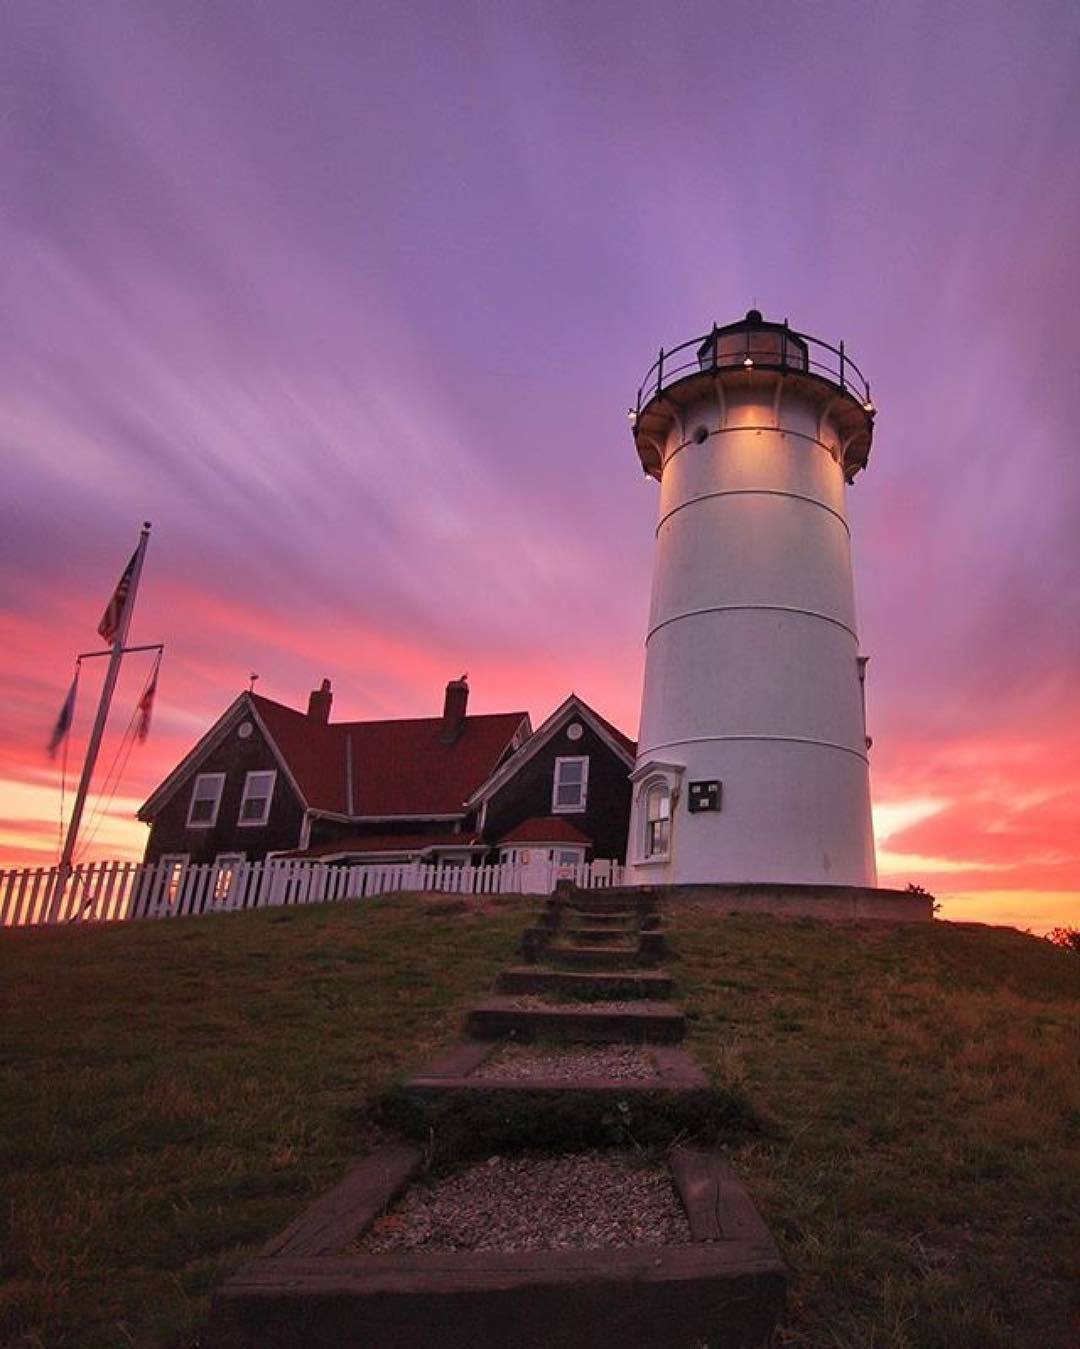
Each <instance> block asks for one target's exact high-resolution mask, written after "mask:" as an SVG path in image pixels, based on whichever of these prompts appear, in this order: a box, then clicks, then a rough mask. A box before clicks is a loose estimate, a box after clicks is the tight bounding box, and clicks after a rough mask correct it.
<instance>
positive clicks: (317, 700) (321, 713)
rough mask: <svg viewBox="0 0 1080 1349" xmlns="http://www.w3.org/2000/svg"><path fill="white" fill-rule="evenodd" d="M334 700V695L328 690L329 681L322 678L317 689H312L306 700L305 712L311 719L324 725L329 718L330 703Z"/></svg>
mask: <svg viewBox="0 0 1080 1349" xmlns="http://www.w3.org/2000/svg"><path fill="white" fill-rule="evenodd" d="M333 701H334V695H333V694H332V693H331V692H330V681H329V679H324V680H323V682H322V683H321V684H320V685H319V687H318V688H317V689H312V690H311V693H310V694H309V695H308V700H307V714H308V716H309V717H310V718H311V720H312V721H318V722H321V723H322V724H323V725H324V726H325V725H326V723H327V722H328V721H329V720H330V704H331V703H332V702H333Z"/></svg>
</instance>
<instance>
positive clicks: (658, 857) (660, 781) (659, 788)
mask: <svg viewBox="0 0 1080 1349" xmlns="http://www.w3.org/2000/svg"><path fill="white" fill-rule="evenodd" d="M660 792H662V793H663V794H664V800H665V801H666V802H667V811H666V813H662V814H659V815H657V816H656V818H655V820H654V819H653V817H652V815H650V813H649V802H650V800H651V799H652V798H653V795H654V794H656V793H660ZM641 797H642V826H643V830H644V835H643V837H642V841H641V855H642V858H643V859H644V860H645V861H646V862H659V861H663V860H665V859H666V858H668V857H670V856H671V829H672V818H671V817H672V815H673V813H674V812H673V810H672V791H671V783H670V782H668V780H667V779H666V778H651V779H650V780H649V781H648V782H647V783H646V784H645V790H644V791H643V792H642V794H641ZM661 820H663V821H666V822H667V842H666V844H665V846H664V847H663V848H654V847H653V846H652V843H653V829H652V827H653V825H654V824H656V823H659V822H660V821H661Z"/></svg>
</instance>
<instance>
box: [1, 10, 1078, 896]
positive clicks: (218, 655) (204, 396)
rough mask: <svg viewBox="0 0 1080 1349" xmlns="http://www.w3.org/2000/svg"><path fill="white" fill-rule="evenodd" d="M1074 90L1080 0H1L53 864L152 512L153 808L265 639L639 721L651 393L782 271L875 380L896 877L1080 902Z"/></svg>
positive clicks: (15, 781)
mask: <svg viewBox="0 0 1080 1349" xmlns="http://www.w3.org/2000/svg"><path fill="white" fill-rule="evenodd" d="M1078 72H1080V7H1078V6H1077V5H1076V4H1075V3H1025V4H1020V3H1008V4H1006V3H984V4H982V5H979V6H972V5H959V4H952V3H941V2H940V0H936V2H935V3H932V4H931V3H926V4H914V3H900V4H890V5H885V4H878V3H858V4H856V3H852V4H839V3H820V4H819V3H813V4H811V3H796V2H795V0H786V2H785V3H780V2H778V0H764V2H763V3H755V4H746V5H734V4H730V5H721V4H717V3H716V0H712V3H682V4H679V3H673V4H667V5H663V6H657V5H655V4H647V5H646V4H638V3H633V2H631V3H627V2H626V0H622V3H618V4H614V3H594V4H590V5H581V4H580V3H576V4H573V5H571V4H566V3H559V2H558V0H555V2H553V0H545V3H543V4H539V3H536V4H525V3H523V4H507V3H501V4H446V3H442V4H412V5H374V4H364V3H358V0H348V3H344V2H342V3H328V2H327V0H304V2H301V0H290V2H289V3H281V2H280V0H258V3H250V4H235V3H227V0H222V2H221V3H213V4H198V3H193V0H183V3H180V2H177V3H160V2H158V3H154V2H153V0H141V2H140V3H124V4H118V3H109V2H108V0H96V2H95V3H93V4H87V3H83V0H78V3H75V2H71V3H49V0H25V2H24V0H8V3H7V4H5V5H4V6H3V9H2V10H0V89H2V91H3V92H2V94H0V97H2V99H3V103H4V110H3V116H2V117H0V167H2V170H3V178H2V181H3V184H4V190H3V195H2V206H0V232H2V238H0V277H2V281H0V454H2V455H3V459H4V465H3V467H4V479H5V483H6V487H7V491H6V492H5V494H4V506H3V517H2V521H0V567H2V571H0V576H2V583H3V614H2V616H0V622H2V624H3V628H2V631H3V633H4V634H5V637H6V641H5V647H6V650H7V653H8V656H7V660H6V661H5V662H4V668H3V670H2V672H0V679H2V680H3V685H4V699H5V704H6V706H7V707H8V708H9V711H10V716H9V718H8V724H7V726H6V728H5V737H4V742H5V747H6V750H7V753H6V755H5V763H4V770H3V774H2V776H3V779H4V781H3V783H0V792H3V791H4V790H5V787H6V789H7V792H8V796H9V799H10V801H11V802H13V803H14V804H12V805H10V806H9V809H8V811H7V815H6V818H7V820H8V826H7V828H8V835H7V836H6V837H5V836H2V835H0V851H2V849H3V846H4V844H5V843H6V845H7V848H8V851H9V853H11V854H12V856H14V853H15V852H16V851H19V849H20V846H21V845H18V844H17V843H16V842H13V839H14V838H15V835H19V836H20V837H23V838H26V837H29V835H30V834H32V833H33V832H34V829H35V828H37V829H38V831H39V833H40V834H41V836H42V837H44V836H45V830H46V823H44V822H45V821H50V820H51V823H49V824H48V828H50V829H51V830H52V831H53V833H52V834H51V835H50V836H49V837H48V840H47V842H48V845H49V846H52V843H53V837H54V834H55V814H53V815H52V816H49V815H48V814H47V813H40V818H38V817H37V816H35V811H37V806H36V805H34V804H33V802H35V801H38V800H39V796H33V793H31V795H30V796H28V795H27V790H26V789H27V788H33V789H35V791H38V792H39V795H40V794H41V793H43V792H44V791H45V789H46V788H48V789H49V790H52V789H53V787H54V785H55V770H54V769H52V768H50V766H49V765H48V764H47V763H45V762H44V761H43V760H42V756H41V752H40V746H41V744H42V742H43V740H44V739H45V738H46V737H47V734H48V728H49V725H50V723H51V721H52V719H53V718H54V716H55V710H56V707H57V706H58V704H59V702H60V700H61V699H62V697H63V692H64V689H65V687H66V684H67V681H68V678H69V677H70V668H71V658H72V656H73V654H74V652H75V651H76V650H85V649H87V648H88V647H91V646H93V644H94V642H93V629H94V625H95V623H96V621H97V618H98V611H99V610H100V608H101V607H102V605H103V603H104V600H105V599H106V598H107V596H108V593H109V590H110V588H111V586H112V584H113V583H114V580H115V576H116V574H117V573H118V572H119V569H120V567H121V566H122V564H123V561H124V560H125V558H126V556H127V555H128V553H129V551H130V549H131V547H133V546H134V542H135V538H136V535H137V529H138V524H139V521H140V520H141V519H142V518H144V517H148V518H150V519H152V520H153V521H154V522H155V530H154V538H153V541H152V544H151V552H150V559H149V562H148V566H147V573H146V580H145V586H144V596H143V600H142V602H141V604H140V612H139V618H138V620H137V626H136V631H135V634H134V636H135V637H136V639H139V640H154V639H158V638H162V639H164V640H165V641H166V642H167V643H168V645H169V651H168V654H167V657H166V665H165V671H164V674H163V677H162V685H161V702H160V705H159V709H158V712H159V715H158V720H157V723H156V733H157V734H156V741H155V742H154V743H155V744H156V748H152V747H151V746H148V747H147V749H146V750H145V751H143V752H142V754H141V757H140V758H139V760H138V761H133V763H132V766H131V769H130V771H129V778H130V781H126V782H125V787H124V792H125V794H126V796H130V797H131V798H137V797H139V796H140V795H145V794H146V793H147V792H148V791H149V789H150V788H151V787H152V786H153V785H154V783H155V782H156V780H157V779H158V778H159V777H160V776H161V775H162V774H163V772H164V770H165V769H166V768H167V767H168V766H169V765H170V764H171V762H173V761H174V759H175V757H176V755H177V754H178V752H179V751H180V750H181V749H183V748H184V747H185V746H186V745H187V744H189V743H190V742H191V740H192V739H193V738H194V737H195V736H196V735H197V734H198V732H199V730H200V729H201V728H204V727H205V725H206V724H207V723H208V721H209V720H210V719H211V718H212V717H213V716H215V715H216V714H217V713H218V711H220V710H221V708H222V707H223V706H224V705H225V704H226V703H227V702H228V701H229V700H230V699H231V697H232V696H233V695H234V694H235V693H236V691H237V690H238V689H239V688H240V687H241V686H242V685H243V684H244V682H245V680H246V675H247V673H248V671H249V670H251V669H255V670H258V671H259V672H260V674H261V675H262V680H261V683H260V691H262V692H265V693H266V694H268V695H269V696H271V697H278V698H280V699H282V700H283V701H286V702H290V703H297V702H300V701H302V700H303V698H304V697H305V695H306V691H307V689H308V688H309V687H311V686H312V684H313V681H314V682H317V681H318V679H319V678H321V677H322V676H323V675H329V676H331V677H332V678H333V680H334V685H335V690H336V695H337V702H336V704H335V715H338V714H340V715H342V716H354V717H363V716H386V715H413V714H417V715H419V714H426V713H430V712H432V711H434V710H436V709H437V705H438V703H439V699H440V697H441V687H442V684H443V683H444V682H445V680H446V678H448V677H451V676H453V675H456V674H459V673H461V671H462V670H464V669H467V670H468V671H469V673H470V677H471V683H472V686H473V706H474V708H476V709H477V710H498V709H499V708H508V707H519V706H524V707H526V708H528V709H529V710H530V711H531V712H532V714H533V717H534V720H539V719H541V718H542V717H543V716H545V715H546V714H547V713H548V712H549V711H550V710H551V709H552V707H554V706H555V704H556V703H558V702H559V701H560V700H561V699H562V697H563V696H565V694H566V692H567V691H568V690H569V689H570V688H571V687H573V688H576V689H577V691H578V692H580V693H582V694H583V695H584V696H585V697H586V698H589V699H590V700H591V701H593V702H594V703H596V705H597V706H598V708H599V710H600V711H602V712H603V713H605V714H606V715H608V716H610V717H611V718H612V719H614V720H616V721H617V722H619V723H620V724H621V725H623V726H624V727H625V728H626V729H627V730H628V731H629V732H631V733H633V732H634V731H635V729H636V720H637V711H638V698H639V693H640V672H641V645H642V639H643V635H644V624H645V616H646V609H647V602H648V588H649V573H650V564H651V542H652V527H653V522H654V515H655V509H656V499H655V485H654V484H651V483H645V482H643V481H642V479H641V474H640V470H639V469H638V468H637V464H636V457H635V455H634V451H633V446H632V443H631V439H630V435H629V431H628V428H627V422H626V418H625V409H626V407H627V405H628V403H630V402H631V401H632V399H633V394H634V390H635V388H636V385H637V383H638V381H639V379H640V377H641V375H642V374H643V373H644V371H645V369H646V367H647V366H648V365H649V364H650V363H651V361H652V359H653V358H654V356H655V353H656V348H657V347H658V346H659V345H660V344H661V343H664V344H665V345H674V344H675V343H677V342H681V341H684V340H686V339H687V338H689V337H691V336H693V335H694V334H696V333H698V332H700V331H703V330H705V329H706V328H708V326H709V325H710V324H711V323H712V322H713V321H714V320H716V321H718V322H725V321H730V320H731V319H733V318H736V317H738V316H740V315H741V314H742V313H743V312H744V311H745V310H746V309H747V308H748V307H749V306H750V304H751V303H756V304H757V306H758V307H759V308H761V309H762V310H763V311H764V312H765V314H766V316H767V317H770V318H772V317H779V318H782V317H785V316H786V317H789V318H790V320H791V322H792V323H793V324H794V325H795V326H796V327H800V328H804V329H806V330H808V331H810V332H812V333H814V334H816V335H819V336H821V337H823V338H825V339H827V340H830V341H836V340H837V339H838V338H840V337H843V338H844V339H845V340H846V342H847V344H848V347H849V349H850V351H851V353H852V354H853V355H854V357H855V359H856V360H857V361H858V362H859V364H860V365H861V366H862V368H863V369H864V371H865V372H866V373H867V375H868V376H869V377H870V379H871V381H872V383H873V388H874V397H875V402H876V403H877V405H878V408H879V412H880V415H879V418H878V433H877V438H876V441H875V448H874V454H873V457H872V460H871V464H870V468H869V471H868V472H867V474H866V475H865V476H864V477H862V478H860V480H859V481H858V483H857V484H856V486H855V488H854V489H853V491H852V493H851V503H850V504H851V513H852V517H853V526H854V534H855V546H856V580H857V585H858V590H859V599H860V614H861V625H862V634H863V644H864V648H865V650H866V651H867V652H868V653H869V654H870V656H871V658H872V660H871V667H870V670H871V675H870V678H871V685H870V688H871V719H872V722H873V725H872V728H871V729H872V730H873V732H874V735H875V742H876V744H875V751H874V756H875V757H874V761H873V769H874V785H875V795H876V797H877V799H878V800H879V802H881V803H883V804H884V805H886V806H889V805H890V803H891V806H892V808H893V809H894V810H897V811H899V815H897V816H896V817H895V818H894V819H893V820H892V824H891V825H889V823H888V819H886V824H887V826H888V827H887V829H886V833H888V829H889V828H893V827H894V826H895V825H896V820H897V819H899V820H901V821H903V822H904V824H905V826H906V828H905V829H900V830H899V831H898V832H894V833H893V835H892V838H891V841H890V842H889V845H888V846H889V848H890V849H891V850H892V851H893V852H894V854H896V855H897V856H904V857H907V858H908V859H909V863H908V864H907V867H906V870H904V867H903V866H901V864H899V863H898V864H897V866H898V868H899V870H898V872H897V874H898V875H904V876H907V877H908V878H910V879H917V880H924V882H925V883H927V884H930V885H932V886H933V887H935V888H937V889H939V890H942V889H945V890H948V888H949V885H950V884H951V885H952V887H953V890H954V891H955V892H956V894H957V895H959V896H961V897H963V896H970V895H971V894H973V893H974V892H975V891H986V892H992V893H994V894H996V895H1005V894H1011V895H1014V896H1019V895H1021V894H1026V893H1029V892H1031V893H1034V892H1035V891H1038V892H1040V893H1045V894H1056V895H1058V896H1059V897H1060V902H1058V901H1055V903H1058V908H1056V909H1055V910H1054V912H1055V914H1058V915H1059V916H1060V915H1061V914H1064V915H1065V916H1064V917H1061V919H1060V920H1061V921H1066V919H1067V917H1068V914H1067V913H1066V909H1067V907H1068V906H1069V905H1073V904H1075V910H1074V911H1075V914H1076V918H1075V919H1074V920H1073V921H1077V920H1080V903H1076V901H1077V900H1078V899H1080V843H1078V842H1077V839H1076V837H1075V835H1077V834H1080V830H1075V829H1074V830H1073V831H1072V832H1073V835H1074V836H1073V837H1072V838H1071V839H1069V838H1068V837H1067V836H1068V835H1069V833H1070V829H1069V822H1070V821H1071V822H1073V824H1074V825H1075V823H1076V822H1077V821H1078V820H1080V795H1078V793H1077V785H1076V784H1077V777H1078V772H1080V731H1078V729H1077V724H1078V721H1080V717H1078V713H1080V695H1078V671H1080V542H1078V539H1080V526H1078V523H1077V522H1078V515H1080V510H1078V508H1080V471H1078V468H1077V456H1078V450H1077V448H1076V446H1075V444H1074V435H1073V430H1072V428H1073V426H1074V425H1075V422H1076V415H1077V412H1078V408H1077V406H1076V405H1077V401H1078V393H1080V379H1078V369H1080V338H1078V337H1077V336H1075V335H1074V334H1073V333H1072V332H1071V331H1070V325H1071V322H1072V320H1073V315H1074V313H1075V312H1076V311H1077V309H1078V307H1080V305H1078V301H1080V294H1078V291H1080V287H1078V284H1077V278H1078V272H1080V258H1078V250H1077V245H1076V231H1077V221H1078V220H1080V162H1078V161H1080V153H1078V148H1077V147H1078V145H1080V136H1078V127H1080V78H1078ZM140 677H141V676H140ZM130 678H131V679H134V680H135V681H136V682H138V681H137V679H136V676H135V674H134V672H133V673H132V675H131V676H130ZM988 793H989V794H988ZM31 797H33V800H32V801H31ZM40 799H44V797H43V796H40ZM27 801H31V805H30V806H28V805H27V804H26V802H27ZM1018 802H1019V803H1020V804H1018ZM920 803H921V805H920ZM905 811H906V812H907V813H906V814H905V813H904V812H905ZM0 813H3V806H2V804H0ZM1021 816H1022V817H1023V818H1021ZM883 818H885V817H883ZM35 819H36V824H35ZM20 821H21V822H22V824H20V823H19V822H20ZM23 825H25V828H24V827H23ZM20 829H22V833H21V834H20ZM928 830H929V831H930V832H929V834H928V833H927V831H928ZM920 831H922V832H921V833H920ZM935 831H936V832H935ZM1014 835H1015V836H1017V838H1016V839H1015V840H1014V841H1016V848H1015V849H1014V850H1013V852H1011V853H1009V852H1006V853H1005V854H1002V853H1001V850H1000V846H999V845H1000V842H1001V839H1002V837H1005V838H1006V839H1007V840H1010V839H1014ZM1062 835H1065V837H1062ZM1021 836H1022V837H1021ZM132 837H133V838H137V835H134V834H133V835H132ZM35 846H36V845H35ZM42 846H44V845H42ZM995 849H998V851H995ZM1017 849H1018V850H1019V851H1017ZM21 851H22V853H24V854H25V853H26V851H27V850H26V847H21ZM1058 854H1060V855H1058ZM1003 856H1004V859H1005V860H1004V861H1003ZM1010 858H1014V859H1015V862H1014V863H1013V864H1011V865H1010V864H1009V859H1010ZM911 859H914V860H911ZM935 859H936V860H937V861H938V862H940V861H942V860H944V861H945V862H948V863H949V865H948V866H946V867H945V868H944V869H941V868H939V870H938V871H937V872H935V871H934V870H933V866H931V865H923V864H924V863H926V864H932V863H934V862H935ZM42 860H46V861H47V860H49V859H48V858H47V857H45V856H44V855H43V857H42ZM968 864H971V865H968ZM1021 864H1022V866H1025V867H1027V868H1028V871H1025V872H1024V873H1023V875H1020V874H1019V873H1018V872H1017V866H1019V865H1021ZM920 867H922V869H921V870H920ZM1039 868H1042V870H1039ZM1047 868H1049V870H1048V869H1047ZM1032 877H1035V879H1032ZM972 902H973V901H970V900H969V899H965V898H961V899H958V900H957V901H956V908H955V910H954V914H955V916H966V915H968V914H971V915H974V916H979V915H980V914H981V913H983V912H989V910H986V909H985V905H984V908H983V909H982V910H979V909H978V906H977V905H976V907H975V908H972V907H971V904H972ZM1024 902H1025V903H1026V902H1027V901H1024ZM1010 903H1011V905H1012V907H1011V908H1010V907H1009V904H1010ZM1001 904H1002V905H1003V906H1004V907H999V908H998V909H996V910H995V912H999V913H1002V914H1008V915H1009V917H1010V921H1020V920H1021V919H1022V918H1023V916H1024V913H1026V912H1028V910H1025V909H1023V908H1022V905H1021V901H1020V900H1018V899H1014V900H1012V901H1004V900H1003V901H1001ZM965 905H967V907H966V908H965V907H964V906H965ZM1044 907H1045V906H1044ZM1040 913H1041V910H1040ZM1033 921H1040V919H1039V917H1038V916H1036V918H1035V919H1034V920H1033Z"/></svg>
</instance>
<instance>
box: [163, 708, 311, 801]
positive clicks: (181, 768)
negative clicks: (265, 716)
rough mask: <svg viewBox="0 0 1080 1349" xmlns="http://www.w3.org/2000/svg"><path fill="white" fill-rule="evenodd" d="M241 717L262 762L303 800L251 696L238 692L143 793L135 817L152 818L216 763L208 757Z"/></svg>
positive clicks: (221, 745) (240, 720)
mask: <svg viewBox="0 0 1080 1349" xmlns="http://www.w3.org/2000/svg"><path fill="white" fill-rule="evenodd" d="M245 721H247V722H250V724H251V727H252V736H257V737H258V739H259V740H260V741H261V742H262V744H263V745H264V746H265V750H266V766H267V767H274V768H275V769H277V770H278V771H279V772H280V773H281V774H282V776H283V777H284V779H285V781H286V782H287V783H288V784H289V786H290V787H291V788H292V791H293V792H294V794H295V795H296V797H297V798H298V800H299V802H300V804H301V805H304V804H306V803H305V802H304V798H303V794H302V792H301V791H300V788H299V786H298V784H297V782H296V779H295V778H294V776H293V774H292V772H291V771H290V768H289V765H288V763H286V761H285V760H284V758H283V757H282V756H281V754H280V753H279V752H278V748H277V746H276V744H275V743H274V738H273V736H272V735H270V734H269V733H268V731H267V727H266V725H265V723H264V722H263V720H262V718H261V717H260V716H259V713H258V710H257V708H256V707H255V705H254V700H253V698H252V696H251V695H250V694H248V693H242V694H240V696H239V697H238V698H236V699H234V700H233V702H232V703H230V704H229V706H228V707H227V708H226V709H225V711H224V712H223V713H222V714H221V716H220V717H219V718H218V719H217V721H215V722H214V724H213V725H212V726H211V727H210V729H209V730H208V731H207V732H206V734H205V735H204V736H203V737H202V739H201V740H199V741H198V742H197V743H196V744H195V746H194V747H193V748H192V749H191V750H189V751H188V753H187V754H185V755H184V757H183V758H182V759H181V760H180V762H179V763H178V764H177V765H176V767H175V768H174V769H173V770H172V772H171V773H170V774H169V775H168V777H167V778H165V780H164V781H163V782H162V783H161V784H160V785H159V786H158V787H157V788H155V790H154V791H153V792H152V793H151V794H150V796H148V797H147V799H146V800H145V801H144V802H143V804H142V805H141V806H140V807H139V809H138V811H137V812H136V814H137V817H138V818H139V819H140V820H143V821H146V822H150V821H152V820H153V819H154V818H155V816H156V815H158V813H159V812H160V811H161V810H163V809H164V808H165V806H167V805H168V803H169V802H170V801H171V800H172V799H173V797H174V796H175V795H176V793H177V792H179V791H181V790H182V789H184V788H186V787H187V786H189V785H190V784H191V783H192V782H193V781H194V779H195V777H196V775H197V774H198V773H201V772H204V771H207V770H210V771H214V768H216V765H213V766H212V761H213V760H214V759H215V757H216V756H217V755H218V754H220V752H221V750H222V748H223V746H225V745H226V743H227V742H228V740H229V739H230V737H231V736H233V735H235V734H236V733H237V732H238V731H239V728H240V726H241V725H242V724H243V723H244V722H245Z"/></svg>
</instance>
